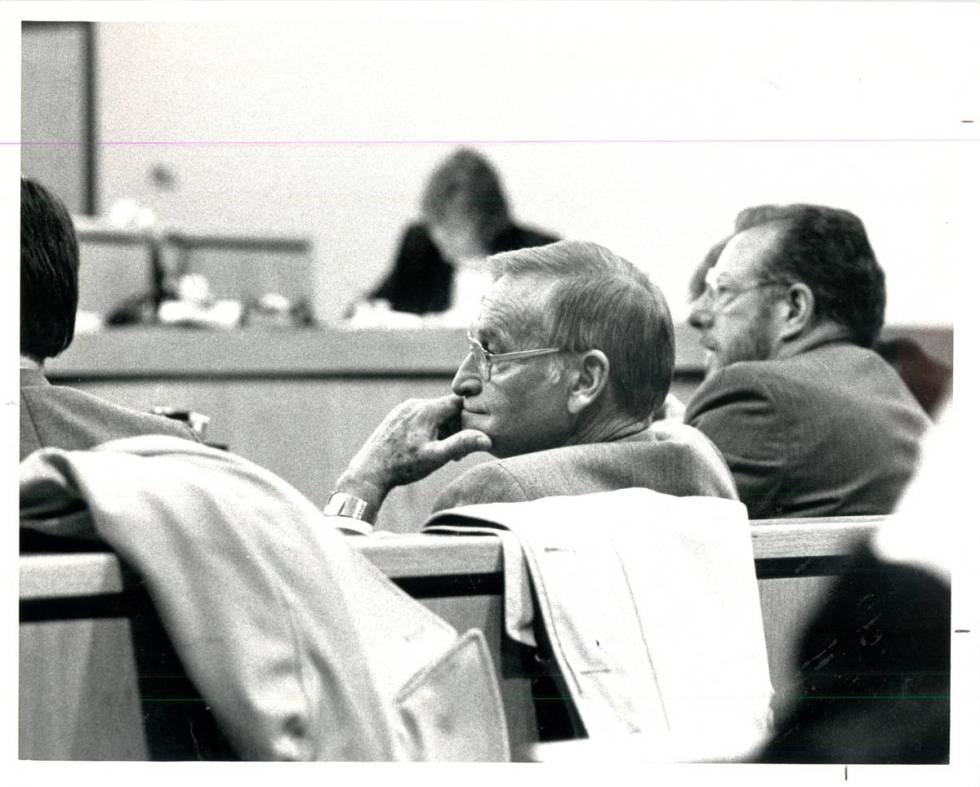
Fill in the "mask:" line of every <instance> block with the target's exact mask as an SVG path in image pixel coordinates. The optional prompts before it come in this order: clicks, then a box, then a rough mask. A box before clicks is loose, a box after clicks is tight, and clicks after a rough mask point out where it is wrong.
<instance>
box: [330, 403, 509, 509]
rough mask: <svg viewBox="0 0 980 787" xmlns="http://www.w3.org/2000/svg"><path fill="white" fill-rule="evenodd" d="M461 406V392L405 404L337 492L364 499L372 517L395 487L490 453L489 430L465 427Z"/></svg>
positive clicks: (359, 454) (383, 425) (357, 458)
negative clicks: (476, 454)
mask: <svg viewBox="0 0 980 787" xmlns="http://www.w3.org/2000/svg"><path fill="white" fill-rule="evenodd" d="M462 406H463V400H462V398H461V397H459V396H444V397H441V398H439V399H409V400H407V401H405V402H402V403H401V404H400V405H398V406H397V407H395V408H394V409H393V410H392V411H391V412H390V413H388V415H387V416H386V417H385V419H384V421H382V422H381V424H380V425H379V426H378V428H377V429H375V430H374V432H373V434H372V435H371V436H370V437H369V438H368V439H367V441H366V442H365V443H364V445H363V446H361V449H360V450H359V451H358V452H357V454H356V455H355V456H354V458H353V459H351V461H350V463H349V464H348V465H347V469H346V470H345V471H344V472H343V474H342V475H341V476H340V478H339V479H338V481H337V485H336V487H335V491H337V492H344V493H346V494H348V495H353V496H354V497H358V498H360V499H361V500H363V501H365V502H366V503H367V504H368V511H369V512H370V513H369V516H370V520H371V521H373V519H374V516H375V515H377V512H378V509H379V508H381V504H382V503H383V502H384V499H385V497H387V495H388V493H389V492H390V491H391V490H392V489H393V488H394V487H396V486H401V485H403V484H410V483H412V482H414V481H419V480H420V479H422V478H425V477H426V476H427V475H429V474H431V473H433V472H435V471H436V470H438V469H439V468H440V467H442V466H443V465H445V464H446V463H447V462H449V461H450V460H454V459H462V458H463V457H464V456H466V455H467V454H471V453H473V452H474V451H489V450H490V448H491V440H490V438H489V437H488V436H487V435H486V434H484V433H483V432H481V431H479V430H477V429H462V430H461V429H460V411H461V410H462Z"/></svg>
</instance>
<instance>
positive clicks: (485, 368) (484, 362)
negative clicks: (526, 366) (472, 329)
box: [466, 334, 561, 382]
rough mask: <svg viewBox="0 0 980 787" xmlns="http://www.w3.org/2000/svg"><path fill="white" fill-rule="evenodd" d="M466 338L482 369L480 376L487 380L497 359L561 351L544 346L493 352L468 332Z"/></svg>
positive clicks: (536, 355)
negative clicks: (532, 348) (534, 348)
mask: <svg viewBox="0 0 980 787" xmlns="http://www.w3.org/2000/svg"><path fill="white" fill-rule="evenodd" d="M466 339H467V341H469V343H470V355H472V356H473V360H474V361H476V367H477V369H479V370H480V377H482V378H483V379H484V381H486V382H490V377H491V375H492V373H493V364H494V363H496V362H497V361H519V360H522V359H524V358H537V357H538V356H541V355H552V354H554V353H560V352H561V348H560V347H542V348H540V349H536V350H515V351H514V352H509V353H492V352H490V351H489V350H488V349H487V348H486V347H484V346H483V345H482V344H480V342H479V341H477V340H476V339H474V338H473V337H472V336H470V335H468V334H467V336H466Z"/></svg>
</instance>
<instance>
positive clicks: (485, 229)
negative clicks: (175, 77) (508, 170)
mask: <svg viewBox="0 0 980 787" xmlns="http://www.w3.org/2000/svg"><path fill="white" fill-rule="evenodd" d="M422 214H423V216H424V218H425V220H426V221H440V220H442V219H445V218H446V217H447V216H449V215H458V216H462V217H463V218H466V219H467V220H469V221H470V222H472V224H473V226H474V228H475V229H476V232H477V235H478V237H479V238H480V240H481V241H482V243H483V245H484V246H487V247H489V245H490V242H491V241H492V240H493V239H494V236H496V235H497V233H498V232H500V230H501V229H503V228H504V227H505V226H506V225H507V223H508V222H509V221H510V210H509V208H508V206H507V198H506V197H505V196H504V190H503V187H502V186H501V185H500V179H499V178H498V177H497V173H496V171H495V170H494V168H493V166H491V164H490V162H489V161H487V159H486V158H484V157H483V156H482V155H480V154H479V153H477V152H476V151H475V150H472V149H470V148H460V149H459V150H457V151H456V152H455V153H453V154H452V155H451V156H450V157H449V158H447V159H446V160H445V161H443V162H442V163H441V164H440V165H439V166H438V167H437V168H436V170H435V172H433V173H432V177H431V178H429V183H428V185H427V186H426V188H425V193H424V194H423V196H422Z"/></svg>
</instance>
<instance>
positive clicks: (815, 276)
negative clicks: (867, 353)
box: [736, 204, 885, 347]
mask: <svg viewBox="0 0 980 787" xmlns="http://www.w3.org/2000/svg"><path fill="white" fill-rule="evenodd" d="M764 224H776V225H777V226H778V227H779V228H780V233H779V242H778V246H777V247H776V249H775V250H774V251H773V253H772V254H771V255H770V256H769V259H768V260H767V261H766V270H765V272H766V273H767V274H768V276H770V277H772V278H773V279H775V280H777V281H784V282H786V283H792V282H797V281H798V282H803V283H804V284H806V285H807V286H808V287H809V288H810V289H811V290H812V291H813V295H814V300H815V306H814V309H815V314H816V316H818V317H822V318H824V319H828V320H832V321H833V322H836V323H838V324H839V325H842V326H843V327H845V328H846V329H847V330H848V331H849V333H850V335H851V339H852V340H853V341H854V342H855V343H856V344H859V345H861V346H862V347H871V345H873V344H874V342H875V340H876V339H877V338H878V334H879V333H880V332H881V326H882V324H883V323H884V319H885V273H884V271H883V270H882V269H881V266H880V265H879V264H878V260H877V259H876V258H875V253H874V251H873V250H872V248H871V243H870V242H869V240H868V235H867V233H866V232H865V230H864V224H863V223H862V222H861V219H859V218H858V217H857V216H855V215H854V214H853V213H851V212H849V211H846V210H840V209H839V208H828V207H825V206H823V205H805V204H795V205H762V206H758V207H756V208H749V209H747V210H744V211H742V212H741V213H739V216H738V219H736V228H737V229H738V230H745V229H748V228H750V227H757V226H761V225H764Z"/></svg>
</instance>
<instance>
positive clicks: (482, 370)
mask: <svg viewBox="0 0 980 787" xmlns="http://www.w3.org/2000/svg"><path fill="white" fill-rule="evenodd" d="M489 264H490V266H491V268H492V271H493V275H494V284H493V287H492V288H491V289H490V291H489V292H488V294H487V295H486V297H484V299H483V302H482V304H481V309H480V313H479V315H478V316H477V318H476V320H474V322H473V324H472V326H471V328H470V335H471V339H472V342H471V350H470V353H469V354H468V355H467V356H466V358H465V359H464V361H463V363H462V364H461V365H460V367H459V371H458V372H457V373H456V378H455V379H454V380H453V391H454V392H455V393H456V394H458V395H460V396H462V397H463V400H464V402H463V426H464V427H465V428H475V429H479V430H481V431H483V432H485V433H486V434H488V435H490V438H491V439H492V440H493V453H494V454H495V455H497V456H513V455H515V454H523V453H529V452H532V451H540V450H545V449H549V448H558V447H560V446H563V445H573V444H578V443H594V442H607V441H609V440H614V439H618V438H619V437H623V436H625V435H626V434H632V433H634V432H636V431H639V430H641V429H643V428H645V427H646V426H647V425H649V423H650V419H651V416H652V414H653V412H654V411H655V410H656V409H657V408H658V407H660V406H661V405H662V404H663V402H664V398H665V397H666V395H667V391H668V389H669V388H670V382H671V376H672V373H673V368H674V331H673V323H672V321H671V317H670V310H669V309H668V306H667V302H666V300H665V299H664V297H663V294H662V293H661V292H660V290H659V289H658V288H657V287H656V286H654V285H653V284H652V283H651V282H650V280H649V278H648V277H647V276H646V275H645V274H643V273H642V272H641V271H639V270H638V269H637V268H636V267H634V266H633V265H632V264H631V263H630V262H627V261H626V260H624V259H623V258H622V257H618V256H617V255H615V254H613V253H612V252H611V251H609V250H608V249H606V248H604V247H602V246H599V245H597V244H594V243H585V242H581V241H562V242H559V243H552V244H550V245H547V246H541V247H536V248H531V249H522V250H520V251H513V252H506V253H504V254H497V255H495V256H493V257H491V258H490V260H489Z"/></svg>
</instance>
